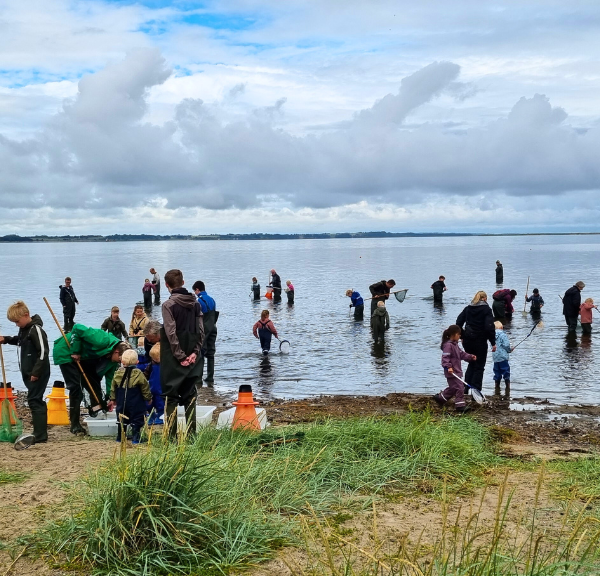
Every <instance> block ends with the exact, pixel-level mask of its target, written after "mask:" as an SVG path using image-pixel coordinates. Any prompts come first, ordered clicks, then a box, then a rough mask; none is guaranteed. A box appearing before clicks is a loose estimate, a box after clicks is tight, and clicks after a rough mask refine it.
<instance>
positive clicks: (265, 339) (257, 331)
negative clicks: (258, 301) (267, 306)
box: [252, 310, 277, 355]
mask: <svg viewBox="0 0 600 576" xmlns="http://www.w3.org/2000/svg"><path fill="white" fill-rule="evenodd" d="M252 334H254V337H255V338H258V339H259V340H260V347H261V348H262V351H263V354H265V355H267V354H268V353H269V350H270V349H271V337H272V336H275V338H277V328H275V324H273V322H272V321H271V320H270V318H269V311H268V310H263V311H262V312H261V313H260V320H258V321H257V322H256V324H254V326H253V327H252Z"/></svg>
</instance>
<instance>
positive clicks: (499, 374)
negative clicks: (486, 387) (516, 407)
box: [492, 321, 513, 396]
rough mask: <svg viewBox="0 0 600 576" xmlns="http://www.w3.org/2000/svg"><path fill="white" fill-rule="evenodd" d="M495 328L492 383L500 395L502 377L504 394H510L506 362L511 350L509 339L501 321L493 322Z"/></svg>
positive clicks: (508, 365) (508, 370) (508, 367)
mask: <svg viewBox="0 0 600 576" xmlns="http://www.w3.org/2000/svg"><path fill="white" fill-rule="evenodd" d="M494 328H496V351H495V352H492V358H493V360H494V383H495V384H496V389H495V394H496V395H497V396H499V395H500V383H501V382H502V378H504V385H505V386H506V396H509V395H510V364H509V363H508V355H509V354H510V353H511V352H512V351H513V349H512V348H511V346H510V340H509V339H508V336H507V335H506V333H505V332H504V326H503V325H502V322H498V321H496V322H494Z"/></svg>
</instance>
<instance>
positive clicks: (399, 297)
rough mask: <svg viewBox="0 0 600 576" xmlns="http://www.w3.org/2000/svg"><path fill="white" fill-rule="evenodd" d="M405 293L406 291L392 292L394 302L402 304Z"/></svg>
mask: <svg viewBox="0 0 600 576" xmlns="http://www.w3.org/2000/svg"><path fill="white" fill-rule="evenodd" d="M407 292H408V290H398V292H394V296H395V297H396V300H398V302H404V299H405V298H406V293H407Z"/></svg>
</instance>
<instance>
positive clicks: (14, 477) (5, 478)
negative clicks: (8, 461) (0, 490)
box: [0, 470, 27, 484]
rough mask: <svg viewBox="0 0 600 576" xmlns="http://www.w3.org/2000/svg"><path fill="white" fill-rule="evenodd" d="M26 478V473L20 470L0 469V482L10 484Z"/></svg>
mask: <svg viewBox="0 0 600 576" xmlns="http://www.w3.org/2000/svg"><path fill="white" fill-rule="evenodd" d="M26 478H27V474H23V473H21V472H5V471H4V470H0V484H11V483H13V482H23V480H25V479H26Z"/></svg>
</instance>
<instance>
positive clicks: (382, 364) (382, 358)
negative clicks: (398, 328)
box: [371, 338, 392, 378]
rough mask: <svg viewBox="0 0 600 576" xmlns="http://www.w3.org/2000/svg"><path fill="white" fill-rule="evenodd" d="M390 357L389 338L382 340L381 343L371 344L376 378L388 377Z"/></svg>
mask: <svg viewBox="0 0 600 576" xmlns="http://www.w3.org/2000/svg"><path fill="white" fill-rule="evenodd" d="M391 356H392V350H391V344H390V339H389V338H386V339H384V341H383V342H379V343H377V342H373V343H372V344H371V358H372V364H373V368H374V369H375V372H376V375H377V377H378V378H386V377H387V376H389V372H390V366H391V362H390V360H391Z"/></svg>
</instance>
